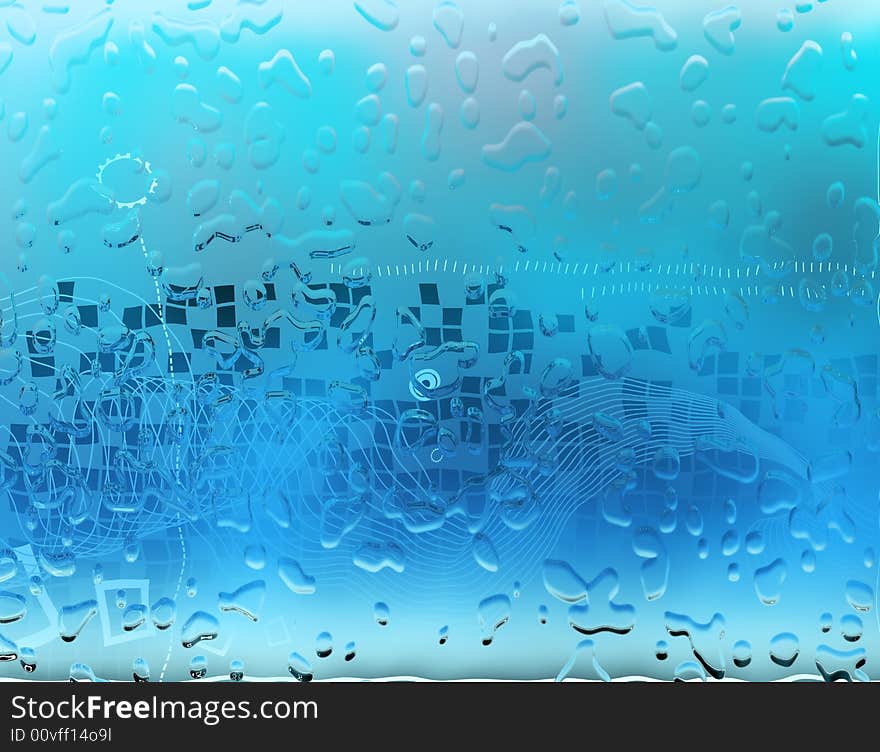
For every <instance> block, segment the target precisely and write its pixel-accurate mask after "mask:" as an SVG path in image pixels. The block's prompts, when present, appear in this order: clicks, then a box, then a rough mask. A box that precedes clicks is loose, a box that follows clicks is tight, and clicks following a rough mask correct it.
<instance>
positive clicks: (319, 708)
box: [0, 682, 853, 752]
mask: <svg viewBox="0 0 880 752" xmlns="http://www.w3.org/2000/svg"><path fill="white" fill-rule="evenodd" d="M813 686H815V687H816V689H815V690H803V689H794V688H791V685H790V684H785V685H780V684H776V685H770V684H767V685H746V684H739V683H730V684H713V685H705V684H688V685H681V684H678V685H672V684H666V685H661V684H656V683H635V682H633V683H617V684H613V685H607V684H600V683H582V682H572V683H562V684H555V683H552V682H522V683H519V682H452V683H440V682H349V683H346V682H339V683H336V682H329V683H297V682H286V683H284V682H282V683H261V682H254V683H250V682H246V683H233V682H227V683H201V682H198V683H197V682H190V683H181V684H153V683H137V684H135V683H132V684H122V683H98V684H92V683H90V684H82V683H61V682H58V683H42V682H8V683H0V749H4V750H6V749H15V748H16V747H17V746H26V745H30V744H34V743H44V744H52V745H71V744H72V745H79V744H85V745H99V746H100V745H105V746H106V747H107V748H108V749H110V748H112V749H116V748H117V747H120V745H135V747H134V748H140V745H141V744H142V743H143V741H144V740H145V739H149V740H151V742H152V743H153V744H154V745H155V749H156V750H157V752H165V750H164V749H163V747H164V746H166V744H163V743H162V740H165V742H167V746H169V747H170V748H177V747H178V746H180V745H183V744H193V743H198V744H201V743H221V744H222V745H223V748H226V747H227V745H232V744H248V745H253V744H255V743H257V744H260V745H261V746H262V745H264V744H265V745H266V746H272V744H273V740H275V741H281V740H285V739H286V740H288V741H291V742H292V741H293V740H296V742H297V743H301V742H302V741H303V740H305V739H307V740H314V741H321V742H323V743H326V742H328V741H339V742H345V741H346V740H350V739H352V738H353V735H354V737H357V736H359V735H361V739H362V743H363V744H364V745H365V746H366V747H367V748H372V747H373V746H374V745H376V746H384V744H385V743H387V742H389V741H400V742H406V741H407V740H409V742H410V743H416V745H417V746H423V745H424V744H427V743H428V742H430V741H436V739H437V738H439V737H455V736H456V735H464V737H463V738H469V739H473V738H474V737H473V736H471V735H472V734H474V735H476V736H480V737H482V736H486V737H487V739H486V740H487V741H488V742H492V741H494V742H500V741H502V740H503V739H508V738H514V739H516V738H518V736H519V735H520V734H522V733H523V732H530V733H538V734H541V733H546V734H549V736H548V737H547V739H546V741H547V742H548V745H549V744H554V743H555V742H554V741H553V740H554V739H555V740H556V742H561V741H562V739H561V738H559V736H558V735H560V734H561V735H563V736H567V737H568V738H569V739H570V740H571V739H574V738H575V737H580V738H581V740H582V742H586V741H587V739H589V738H590V736H591V735H592V734H598V735H599V737H600V738H601V737H605V738H606V739H608V740H609V741H610V740H611V739H612V738H613V737H614V736H615V735H619V736H620V739H621V740H623V739H626V741H627V747H629V745H631V744H632V743H633V742H634V741H635V740H636V739H639V738H644V740H645V741H646V743H650V744H651V745H652V746H655V745H656V743H657V738H659V737H666V736H667V735H668V734H670V733H671V732H674V733H680V732H682V731H685V730H687V731H689V732H699V733H705V734H708V735H710V736H713V737H714V736H717V734H718V733H719V731H720V730H722V729H724V728H729V724H730V723H731V719H733V718H736V717H740V718H744V717H747V716H749V715H750V714H751V711H749V710H747V709H748V708H753V707H759V706H761V705H763V704H764V702H765V700H764V698H763V697H761V696H762V695H764V694H765V693H767V692H772V693H773V694H774V695H775V697H774V698H772V701H773V702H778V701H780V700H783V699H784V700H785V701H786V702H787V701H789V700H790V701H793V702H795V701H796V702H797V703H798V705H799V706H800V707H801V709H802V710H803V709H806V710H807V711H808V712H809V710H810V707H811V706H812V704H813V703H815V708H816V711H817V712H822V713H828V712H829V710H830V709H831V708H830V707H829V701H831V700H833V698H834V697H838V698H840V699H839V702H840V703H841V707H842V705H843V702H844V701H846V702H847V703H849V702H850V701H851V700H852V699H853V696H852V695H851V692H852V691H853V690H852V689H851V690H848V691H847V690H844V692H845V694H844V695H842V694H841V693H840V692H838V691H822V690H821V689H818V688H819V687H821V686H822V685H820V684H818V683H817V684H814V685H813ZM826 686H827V685H826ZM783 687H789V688H788V689H783ZM783 692H784V693H786V694H787V695H789V694H790V696H789V697H785V698H782V697H780V696H779V695H780V694H781V693H783ZM846 695H849V697H846ZM756 703H757V705H756ZM820 703H821V707H820ZM737 708H739V709H737ZM783 726H784V727H783ZM783 726H780V727H779V728H776V729H775V732H785V733H786V734H791V733H797V731H798V729H797V726H798V724H797V723H795V724H784V725H783ZM773 733H774V729H773V728H767V729H765V731H764V732H762V736H763V738H764V739H766V738H767V736H766V735H767V734H771V735H772V734H773ZM363 734H368V735H370V736H366V737H364V736H362V735H363ZM570 734H574V735H575V737H572V736H570ZM609 734H610V735H611V736H608V735H609ZM377 735H378V736H377ZM520 741H521V739H520ZM248 752H251V750H249V751H248Z"/></svg>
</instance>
